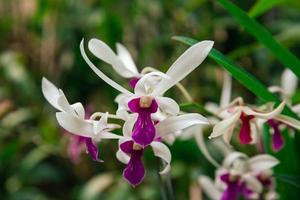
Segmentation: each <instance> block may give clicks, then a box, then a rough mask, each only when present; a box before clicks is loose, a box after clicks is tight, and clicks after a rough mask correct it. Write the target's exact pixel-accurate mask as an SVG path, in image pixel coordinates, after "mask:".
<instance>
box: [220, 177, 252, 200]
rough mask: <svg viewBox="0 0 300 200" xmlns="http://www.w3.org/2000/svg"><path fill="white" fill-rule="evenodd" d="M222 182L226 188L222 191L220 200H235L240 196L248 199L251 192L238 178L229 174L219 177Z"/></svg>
mask: <svg viewBox="0 0 300 200" xmlns="http://www.w3.org/2000/svg"><path fill="white" fill-rule="evenodd" d="M220 179H221V181H222V182H224V183H225V184H226V185H227V187H226V189H225V190H224V192H223V194H222V197H221V200H237V199H238V198H239V197H240V196H244V197H245V198H246V199H248V197H250V195H251V194H252V191H251V190H250V189H249V188H247V186H246V185H245V183H243V182H241V181H240V177H238V176H237V177H234V176H232V175H230V174H229V173H226V174H223V175H221V176H220Z"/></svg>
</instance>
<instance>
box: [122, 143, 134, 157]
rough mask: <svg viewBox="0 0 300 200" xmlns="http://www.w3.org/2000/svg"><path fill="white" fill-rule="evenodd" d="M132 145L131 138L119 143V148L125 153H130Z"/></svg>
mask: <svg viewBox="0 0 300 200" xmlns="http://www.w3.org/2000/svg"><path fill="white" fill-rule="evenodd" d="M132 147H133V141H132V140H129V141H126V142H123V143H122V144H121V145H120V149H121V150H122V151H123V152H124V153H127V154H131V152H132Z"/></svg>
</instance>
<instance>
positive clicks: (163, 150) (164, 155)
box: [150, 141, 172, 174]
mask: <svg viewBox="0 0 300 200" xmlns="http://www.w3.org/2000/svg"><path fill="white" fill-rule="evenodd" d="M150 145H151V147H152V148H153V152H154V155H155V156H156V157H159V158H161V159H162V160H163V161H165V162H166V166H165V168H164V169H163V170H162V171H160V172H159V173H160V174H166V173H168V172H169V171H170V169H171V165H170V163H171V158H172V156H171V152H170V150H169V148H168V147H167V146H166V145H165V144H163V143H162V142H156V141H154V142H152V143H151V144H150Z"/></svg>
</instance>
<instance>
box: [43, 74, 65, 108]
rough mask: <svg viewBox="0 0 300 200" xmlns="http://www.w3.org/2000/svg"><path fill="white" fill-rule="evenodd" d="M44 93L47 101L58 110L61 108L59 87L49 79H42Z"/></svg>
mask: <svg viewBox="0 0 300 200" xmlns="http://www.w3.org/2000/svg"><path fill="white" fill-rule="evenodd" d="M42 92H43V95H44V96H45V98H46V99H47V101H48V102H49V103H50V104H51V105H52V106H53V107H54V108H56V109H57V110H61V108H60V107H59V106H58V105H57V99H58V97H59V96H60V93H59V90H58V89H57V87H56V86H55V85H54V84H53V83H51V82H50V81H49V80H48V79H46V78H45V77H43V79H42Z"/></svg>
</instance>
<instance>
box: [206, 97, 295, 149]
mask: <svg viewBox="0 0 300 200" xmlns="http://www.w3.org/2000/svg"><path fill="white" fill-rule="evenodd" d="M284 106H285V102H282V103H281V104H280V105H279V106H278V107H277V108H276V109H274V110H271V109H268V110H266V109H265V107H260V108H254V107H250V106H247V105H245V104H244V101H243V99H242V98H241V97H239V98H237V99H235V100H234V101H232V102H231V103H230V104H229V105H228V106H227V107H225V108H223V109H222V110H221V111H220V112H219V116H220V117H222V118H223V120H222V121H220V122H219V123H217V124H216V125H215V126H214V128H213V131H212V133H211V135H210V136H209V138H210V139H211V138H215V137H218V136H221V135H223V139H224V141H225V142H226V143H228V144H229V142H230V140H231V137H232V133H233V131H234V128H235V127H236V126H237V124H238V122H239V121H241V123H242V126H241V129H240V132H239V139H240V142H241V143H242V144H249V143H251V142H252V143H254V142H255V139H256V138H257V134H258V132H257V130H256V128H257V124H256V122H257V120H265V121H267V120H271V119H276V120H278V121H281V122H283V123H285V124H288V125H291V126H292V127H298V125H299V124H298V122H297V120H294V119H293V118H290V117H288V116H285V115H280V113H281V111H282V110H283V108H284ZM295 121H296V123H295ZM251 133H252V134H251Z"/></svg>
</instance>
